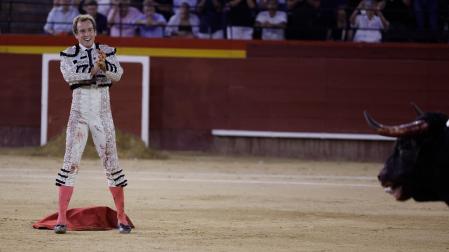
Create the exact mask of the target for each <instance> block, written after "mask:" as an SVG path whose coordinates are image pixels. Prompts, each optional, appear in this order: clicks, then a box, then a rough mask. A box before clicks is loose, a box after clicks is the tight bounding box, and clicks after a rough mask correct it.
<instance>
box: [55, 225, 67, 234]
mask: <svg viewBox="0 0 449 252" xmlns="http://www.w3.org/2000/svg"><path fill="white" fill-rule="evenodd" d="M54 231H55V233H56V234H65V233H66V232H67V226H66V225H63V224H56V226H55V227H54Z"/></svg>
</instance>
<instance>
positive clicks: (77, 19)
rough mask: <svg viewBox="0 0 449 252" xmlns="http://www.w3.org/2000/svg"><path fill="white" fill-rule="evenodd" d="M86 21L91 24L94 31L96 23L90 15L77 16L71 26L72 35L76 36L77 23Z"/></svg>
mask: <svg viewBox="0 0 449 252" xmlns="http://www.w3.org/2000/svg"><path fill="white" fill-rule="evenodd" d="M87 20H89V21H90V22H91V23H92V25H93V27H94V30H97V23H96V22H95V19H94V18H93V17H92V16H91V15H87V14H85V15H78V16H76V17H75V18H74V19H73V25H72V31H73V34H78V27H77V25H78V22H84V21H87Z"/></svg>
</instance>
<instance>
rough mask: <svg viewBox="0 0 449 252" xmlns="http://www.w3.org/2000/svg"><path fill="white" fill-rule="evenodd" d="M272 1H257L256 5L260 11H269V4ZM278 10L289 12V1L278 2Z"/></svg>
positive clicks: (279, 0)
mask: <svg viewBox="0 0 449 252" xmlns="http://www.w3.org/2000/svg"><path fill="white" fill-rule="evenodd" d="M269 2H270V0H256V5H257V9H258V10H262V11H264V10H267V9H268V3H269ZM277 4H278V10H281V11H286V10H287V1H286V0H278V1H277Z"/></svg>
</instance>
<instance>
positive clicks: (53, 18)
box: [44, 0, 79, 35]
mask: <svg viewBox="0 0 449 252" xmlns="http://www.w3.org/2000/svg"><path fill="white" fill-rule="evenodd" d="M78 14H79V13H78V10H77V9H76V8H75V7H74V6H72V5H71V2H70V0H54V1H53V8H52V9H51V10H50V12H49V13H48V16H47V23H46V24H45V26H44V31H45V32H46V33H48V34H51V35H68V34H71V33H72V21H73V19H74V18H75V17H76V16H78Z"/></svg>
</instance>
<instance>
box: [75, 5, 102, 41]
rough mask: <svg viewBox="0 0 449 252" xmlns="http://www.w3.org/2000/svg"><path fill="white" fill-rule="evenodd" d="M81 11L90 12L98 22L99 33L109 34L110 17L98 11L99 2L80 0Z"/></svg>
mask: <svg viewBox="0 0 449 252" xmlns="http://www.w3.org/2000/svg"><path fill="white" fill-rule="evenodd" d="M80 7H81V8H80V13H81V14H89V15H91V16H92V17H93V18H94V19H95V22H96V23H97V35H100V34H103V35H106V34H108V19H107V17H106V16H105V15H103V14H101V13H99V12H98V2H97V1H96V0H82V1H81V2H80Z"/></svg>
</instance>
